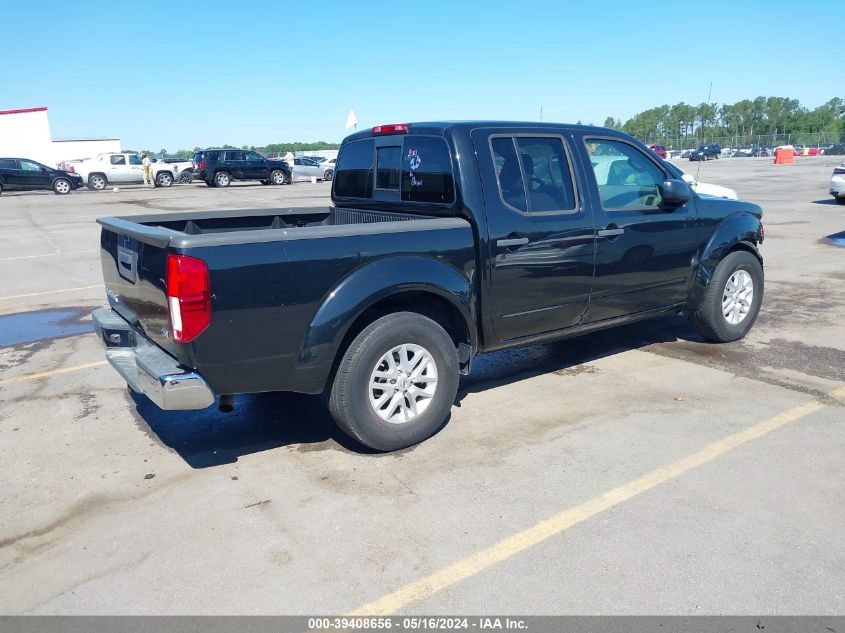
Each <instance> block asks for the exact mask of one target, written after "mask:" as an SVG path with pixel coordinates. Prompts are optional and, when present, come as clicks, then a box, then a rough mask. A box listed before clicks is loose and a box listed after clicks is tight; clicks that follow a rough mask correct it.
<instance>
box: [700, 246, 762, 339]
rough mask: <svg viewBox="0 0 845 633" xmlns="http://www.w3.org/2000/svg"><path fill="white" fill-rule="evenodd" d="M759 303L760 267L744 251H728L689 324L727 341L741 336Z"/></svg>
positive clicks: (760, 294)
mask: <svg viewBox="0 0 845 633" xmlns="http://www.w3.org/2000/svg"><path fill="white" fill-rule="evenodd" d="M762 303H763V266H762V264H760V260H759V259H757V258H756V257H755V256H754V255H752V254H751V253H749V252H748V251H734V252H733V253H730V254H728V256H727V257H725V258H724V259H723V260H722V261H721V262H719V265H718V266H716V270H715V272H714V273H713V277H712V278H711V279H710V284H709V285H708V286H707V290H705V292H704V298H703V299H702V300H701V304H700V305H699V306H698V309H697V310H695V311H694V312H690V313H689V314H688V317H689V321H690V324H691V325H692V326H693V328H695V330H696V331H697V332H698V333H699V334H701V335H702V336H703V337H704V338H706V339H707V340H709V341H714V342H717V343H727V342H729V341H736V340H738V339H741V338H742V337H744V336H745V335H746V334H747V333H748V330H750V329H751V326H752V325H754V321H755V319H756V318H757V314H758V313H759V312H760V306H761V305H762Z"/></svg>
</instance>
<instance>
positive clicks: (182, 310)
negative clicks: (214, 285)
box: [165, 254, 211, 343]
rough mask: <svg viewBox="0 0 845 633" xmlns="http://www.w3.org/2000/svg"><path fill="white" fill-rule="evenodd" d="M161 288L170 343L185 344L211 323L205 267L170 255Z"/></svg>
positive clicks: (209, 292)
mask: <svg viewBox="0 0 845 633" xmlns="http://www.w3.org/2000/svg"><path fill="white" fill-rule="evenodd" d="M165 284H166V290H167V307H168V309H169V311H170V332H171V334H172V335H173V340H174V341H176V342H177V343H188V342H190V341H192V340H194V339H195V338H196V337H197V336H199V335H200V334H201V333H202V331H203V330H205V328H207V327H208V325H209V323H211V286H210V284H209V280H208V266H206V265H205V262H204V261H202V260H201V259H197V258H196V257H189V256H188V255H174V254H170V255H168V256H167V276H166V278H165Z"/></svg>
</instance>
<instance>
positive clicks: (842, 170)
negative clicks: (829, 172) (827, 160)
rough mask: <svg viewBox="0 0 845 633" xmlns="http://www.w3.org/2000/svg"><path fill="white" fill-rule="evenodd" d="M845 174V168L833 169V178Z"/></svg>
mask: <svg viewBox="0 0 845 633" xmlns="http://www.w3.org/2000/svg"><path fill="white" fill-rule="evenodd" d="M842 174H845V167H834V168H833V175H834V176H841V175H842Z"/></svg>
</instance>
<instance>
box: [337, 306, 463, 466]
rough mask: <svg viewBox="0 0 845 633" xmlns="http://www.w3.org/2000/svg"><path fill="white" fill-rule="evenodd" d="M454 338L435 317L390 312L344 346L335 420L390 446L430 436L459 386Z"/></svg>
mask: <svg viewBox="0 0 845 633" xmlns="http://www.w3.org/2000/svg"><path fill="white" fill-rule="evenodd" d="M458 377H459V368H458V356H457V353H456V352H455V344H454V343H453V341H452V339H451V338H450V337H449V335H448V334H447V333H446V331H445V330H444V329H443V328H442V327H441V326H440V325H439V324H438V323H436V322H435V321H432V320H431V319H429V318H427V317H424V316H422V315H420V314H416V313H413V312H396V313H394V314H389V315H387V316H384V317H382V318H380V319H378V320H376V321H374V322H373V323H372V324H370V325H369V326H367V327H366V328H365V329H364V330H363V331H362V332H361V333H360V334H359V335H358V336H357V337H356V338H355V340H354V341H352V344H351V345H350V346H349V348H348V349H347V350H346V353H345V354H344V355H343V358H342V360H341V362H340V365H339V366H338V370H337V374H336V375H335V379H334V383H333V385H332V387H331V393H330V396H329V410H330V411H331V414H332V417H334V419H335V421H336V422H337V424H338V426H339V427H340V428H341V429H342V430H343V431H344V432H345V433H346V434H348V435H350V436H351V437H353V438H355V439H357V440H358V441H359V442H361V443H362V444H365V445H366V446H369V447H371V448H374V449H376V450H379V451H395V450H398V449H400V448H405V447H407V446H411V445H413V444H417V443H419V442H422V441H423V440H425V439H428V438H429V437H431V436H432V435H433V434H434V433H435V432H436V431H437V430H438V429H439V428H440V427H441V426H442V425H443V423H444V421H445V419H446V416H447V415H448V414H449V410H450V409H451V407H452V403H453V402H454V400H455V394H456V393H457V390H458Z"/></svg>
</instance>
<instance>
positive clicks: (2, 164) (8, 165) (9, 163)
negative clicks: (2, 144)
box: [0, 158, 17, 169]
mask: <svg viewBox="0 0 845 633" xmlns="http://www.w3.org/2000/svg"><path fill="white" fill-rule="evenodd" d="M0 169H17V167H16V166H15V160H14V159H13V158H0Z"/></svg>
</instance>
